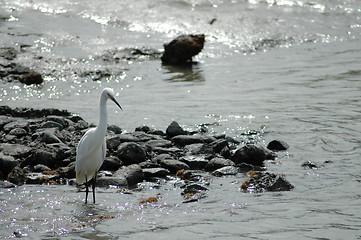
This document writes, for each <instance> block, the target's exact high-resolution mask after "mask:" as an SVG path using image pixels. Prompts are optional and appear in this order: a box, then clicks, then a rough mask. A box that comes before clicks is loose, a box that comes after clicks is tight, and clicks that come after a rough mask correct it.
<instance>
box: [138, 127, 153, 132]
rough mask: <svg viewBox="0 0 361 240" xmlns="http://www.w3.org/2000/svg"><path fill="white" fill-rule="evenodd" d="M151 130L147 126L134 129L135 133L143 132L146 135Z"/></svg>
mask: <svg viewBox="0 0 361 240" xmlns="http://www.w3.org/2000/svg"><path fill="white" fill-rule="evenodd" d="M150 130H151V128H150V127H148V126H140V127H137V128H135V131H136V132H145V133H148V132H150Z"/></svg>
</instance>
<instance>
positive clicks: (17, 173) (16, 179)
mask: <svg viewBox="0 0 361 240" xmlns="http://www.w3.org/2000/svg"><path fill="white" fill-rule="evenodd" d="M7 180H8V181H9V182H11V183H14V184H16V185H18V186H20V185H23V184H24V182H25V174H24V171H23V169H21V168H20V167H14V168H13V170H12V171H11V172H10V173H9V175H8V179H7Z"/></svg>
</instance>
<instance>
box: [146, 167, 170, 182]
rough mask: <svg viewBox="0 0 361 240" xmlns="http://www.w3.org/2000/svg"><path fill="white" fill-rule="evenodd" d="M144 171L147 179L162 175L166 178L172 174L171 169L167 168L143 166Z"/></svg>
mask: <svg viewBox="0 0 361 240" xmlns="http://www.w3.org/2000/svg"><path fill="white" fill-rule="evenodd" d="M143 173H144V176H145V178H146V179H151V178H156V177H161V178H164V177H166V176H167V175H169V174H170V171H169V170H168V169H165V168H160V167H157V168H143Z"/></svg>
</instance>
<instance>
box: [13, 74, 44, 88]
mask: <svg viewBox="0 0 361 240" xmlns="http://www.w3.org/2000/svg"><path fill="white" fill-rule="evenodd" d="M19 81H20V82H21V83H24V84H26V85H31V84H42V83H43V82H44V79H43V77H42V76H41V74H40V73H38V72H28V73H25V74H23V75H21V77H20V79H19Z"/></svg>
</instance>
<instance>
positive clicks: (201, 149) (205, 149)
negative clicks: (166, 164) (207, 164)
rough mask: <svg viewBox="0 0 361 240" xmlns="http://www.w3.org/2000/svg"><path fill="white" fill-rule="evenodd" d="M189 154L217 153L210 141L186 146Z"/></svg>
mask: <svg viewBox="0 0 361 240" xmlns="http://www.w3.org/2000/svg"><path fill="white" fill-rule="evenodd" d="M184 150H185V151H186V152H187V153H188V154H189V155H206V156H210V157H212V156H213V155H214V154H215V153H214V151H213V147H212V146H211V145H210V144H208V143H194V144H189V145H186V146H185V147H184Z"/></svg>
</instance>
